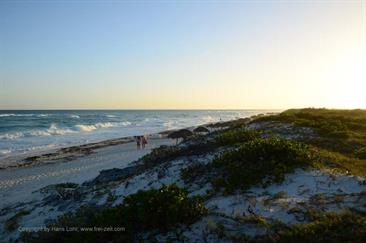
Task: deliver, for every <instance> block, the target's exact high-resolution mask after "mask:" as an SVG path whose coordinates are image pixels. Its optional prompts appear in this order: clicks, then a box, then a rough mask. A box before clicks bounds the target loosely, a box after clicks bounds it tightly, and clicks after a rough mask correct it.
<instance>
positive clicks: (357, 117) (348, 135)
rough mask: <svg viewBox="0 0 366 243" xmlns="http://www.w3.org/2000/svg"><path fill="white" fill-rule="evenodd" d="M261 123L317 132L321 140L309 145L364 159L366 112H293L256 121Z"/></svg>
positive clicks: (313, 141) (312, 110)
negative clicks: (274, 122) (273, 122)
mask: <svg viewBox="0 0 366 243" xmlns="http://www.w3.org/2000/svg"><path fill="white" fill-rule="evenodd" d="M261 120H263V121H281V122H287V123H291V124H293V125H295V126H301V127H310V128H313V129H315V130H316V131H317V132H318V133H319V135H320V136H319V137H318V138H317V139H314V140H312V141H309V142H311V143H312V144H314V145H317V146H319V147H322V148H326V149H330V150H333V151H337V152H341V153H345V154H348V155H352V156H360V157H358V158H363V157H362V156H363V155H364V153H363V152H362V151H363V149H362V148H365V147H366V110H329V109H311V108H308V109H301V110H296V109H293V110H287V111H285V112H282V113H281V114H279V115H275V116H268V117H262V118H259V119H257V120H256V121H261Z"/></svg>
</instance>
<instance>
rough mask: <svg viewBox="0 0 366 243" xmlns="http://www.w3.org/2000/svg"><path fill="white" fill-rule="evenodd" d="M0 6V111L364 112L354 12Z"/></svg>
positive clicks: (278, 7) (365, 27) (268, 5)
mask: <svg viewBox="0 0 366 243" xmlns="http://www.w3.org/2000/svg"><path fill="white" fill-rule="evenodd" d="M0 6H1V7H2V8H0V16H1V17H0V19H1V20H3V21H0V31H1V32H0V34H1V35H0V63H1V65H0V82H1V83H0V87H1V88H0V109H11V108H17V109H32V108H41V109H42V108H48V109H52V108H100V109H102V108H110V109H243V108H253V109H258V108H263V109H286V108H293V107H295V108H300V107H328V108H366V98H365V96H364V91H365V90H366V84H365V83H366V71H365V70H366V68H365V67H366V1H365V0H361V1H319V2H317V1H309V2H304V1H294V2H288V1H264V2H258V3H256V2H252V1H247V2H229V3H228V2H216V3H207V4H203V3H192V2H180V3H178V2H175V3H166V4H164V3H162V2H157V3H139V4H133V3H128V4H127V3H117V2H107V3H102V2H94V3H90V2H89V3H81V2H79V3H71V2H70V3H67V2H58V3H51V2H48V3H46V2H31V3H21V2H17V3H9V2H8V3H4V2H3V3H0ZM64 16H68V18H64Z"/></svg>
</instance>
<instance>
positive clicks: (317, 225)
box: [255, 211, 366, 243]
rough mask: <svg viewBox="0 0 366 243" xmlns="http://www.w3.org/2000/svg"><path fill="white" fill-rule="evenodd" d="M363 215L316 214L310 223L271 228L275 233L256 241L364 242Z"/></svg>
mask: <svg viewBox="0 0 366 243" xmlns="http://www.w3.org/2000/svg"><path fill="white" fill-rule="evenodd" d="M365 225H366V216H365V214H364V213H363V214H361V213H357V212H351V211H346V212H343V213H340V214H336V213H318V214H316V217H315V218H314V219H313V221H312V222H310V223H306V224H296V225H292V226H287V227H286V226H284V225H281V224H278V225H276V226H272V231H273V232H276V233H272V234H268V235H266V236H263V237H261V238H260V239H256V240H255V241H259V242H299V243H301V242H304V243H305V242H306V243H307V242H360V243H361V242H365V239H366V227H365Z"/></svg>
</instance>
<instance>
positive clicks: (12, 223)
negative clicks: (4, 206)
mask: <svg viewBox="0 0 366 243" xmlns="http://www.w3.org/2000/svg"><path fill="white" fill-rule="evenodd" d="M28 214H29V211H27V210H20V211H19V212H17V213H16V214H15V215H14V216H13V217H11V218H10V219H8V220H7V221H6V222H5V230H6V231H14V230H15V229H16V228H18V227H19V220H20V219H21V218H22V217H23V216H25V215H28Z"/></svg>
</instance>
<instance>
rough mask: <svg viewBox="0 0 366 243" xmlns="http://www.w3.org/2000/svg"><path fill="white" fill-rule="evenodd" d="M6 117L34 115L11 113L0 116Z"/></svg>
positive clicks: (0, 115)
mask: <svg viewBox="0 0 366 243" xmlns="http://www.w3.org/2000/svg"><path fill="white" fill-rule="evenodd" d="M8 116H34V114H13V113H8V114H0V117H8Z"/></svg>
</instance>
